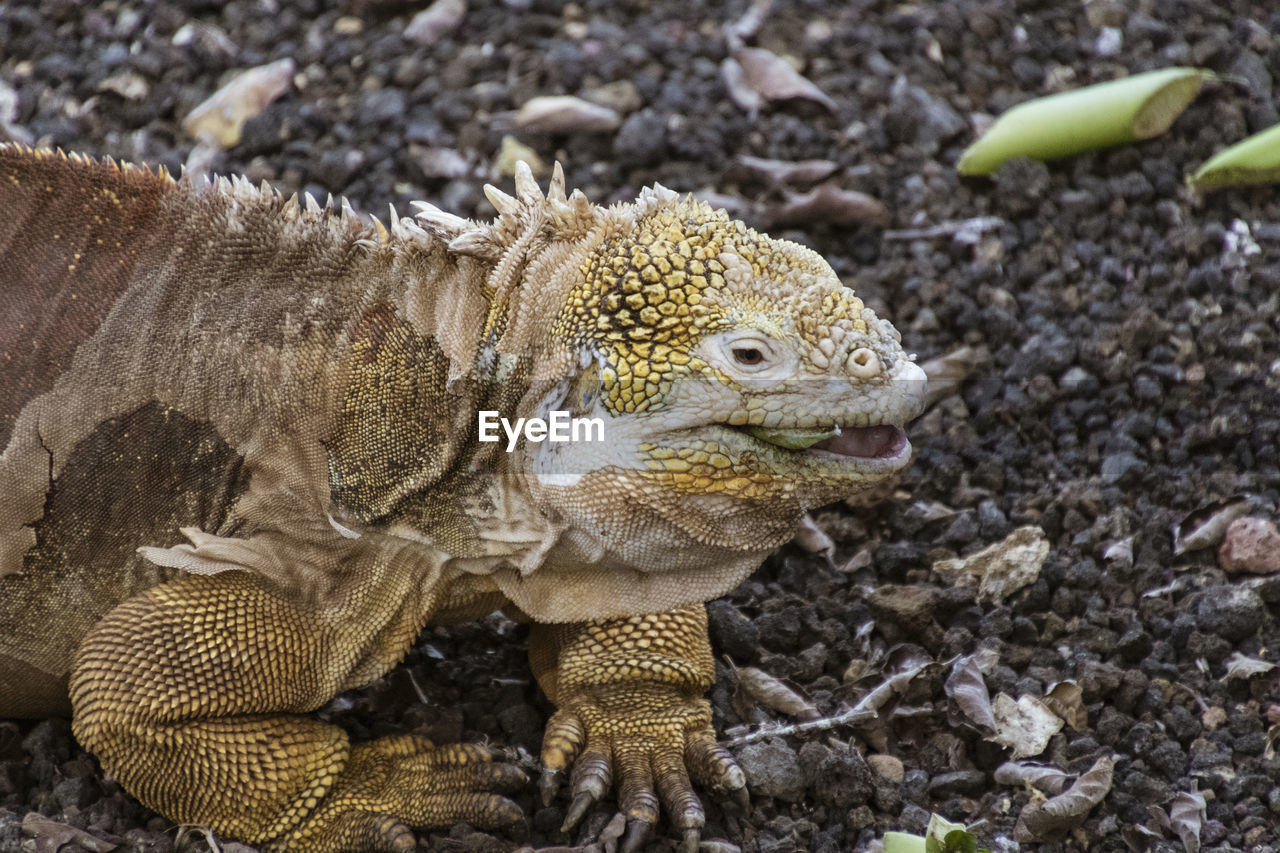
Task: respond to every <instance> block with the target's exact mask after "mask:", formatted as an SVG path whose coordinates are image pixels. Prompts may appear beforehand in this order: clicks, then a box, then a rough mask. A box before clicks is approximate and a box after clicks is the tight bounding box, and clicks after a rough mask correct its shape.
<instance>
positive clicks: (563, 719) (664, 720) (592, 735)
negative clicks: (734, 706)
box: [529, 604, 746, 853]
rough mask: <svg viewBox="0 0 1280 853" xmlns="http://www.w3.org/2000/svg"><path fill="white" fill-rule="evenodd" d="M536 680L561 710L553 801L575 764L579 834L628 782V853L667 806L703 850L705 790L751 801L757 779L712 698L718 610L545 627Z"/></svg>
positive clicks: (622, 799) (550, 758)
mask: <svg viewBox="0 0 1280 853" xmlns="http://www.w3.org/2000/svg"><path fill="white" fill-rule="evenodd" d="M529 645H530V658H531V661H532V663H533V670H534V675H535V676H537V678H538V682H539V683H540V684H541V685H542V688H543V690H544V691H545V692H546V694H547V696H548V697H549V698H550V699H551V701H552V702H554V703H555V704H556V707H557V711H556V713H555V715H554V716H552V718H551V720H550V722H549V723H548V724H547V729H546V733H545V735H544V736H543V742H542V761H543V764H544V766H545V767H546V768H547V773H546V774H545V775H544V776H543V780H542V795H543V798H544V799H549V798H550V797H551V796H552V795H554V793H555V789H556V787H557V784H558V779H559V776H560V775H561V774H562V773H563V771H564V770H565V769H566V768H568V767H569V765H570V764H572V765H573V772H572V775H571V777H570V788H571V790H572V793H573V802H572V804H571V805H570V806H569V812H568V814H567V815H566V817H565V829H566V830H567V829H569V828H571V827H572V826H573V825H574V824H576V823H577V822H578V821H579V820H580V819H581V818H582V816H583V815H584V814H585V813H586V811H587V809H589V808H590V806H591V804H592V803H594V802H595V801H596V800H598V799H600V798H601V797H603V796H604V795H605V794H606V793H608V792H609V790H610V788H611V787H613V786H614V785H615V784H616V787H617V791H618V801H619V805H620V806H621V808H622V811H623V812H624V813H625V814H626V816H627V836H626V838H625V840H624V842H623V845H622V848H621V849H622V851H623V853H634V851H636V850H638V849H639V848H640V846H641V845H642V844H643V843H644V840H645V838H646V837H647V835H648V834H649V831H650V829H651V828H652V826H653V824H654V823H655V822H656V821H657V819H658V811H659V805H661V807H662V808H665V809H666V810H667V813H668V815H669V817H670V819H671V821H672V822H673V824H674V825H675V826H676V828H677V829H679V830H680V832H681V834H682V836H683V841H682V849H683V850H685V851H692V850H696V849H697V846H698V839H699V836H700V834H701V830H702V827H703V824H704V823H705V820H706V817H705V813H704V812H703V809H702V803H701V802H700V801H699V800H698V796H697V794H696V793H694V790H693V784H694V783H695V782H696V783H697V784H699V785H702V786H706V787H710V788H713V789H717V790H721V791H726V792H729V793H731V794H734V795H735V796H736V797H738V798H739V800H740V801H741V800H744V799H745V797H746V777H745V776H744V775H743V772H742V769H741V768H740V767H739V766H738V764H737V762H736V761H735V760H734V759H733V756H731V755H730V754H729V753H728V751H726V750H725V749H723V748H721V747H720V746H719V745H717V743H716V737H715V732H714V730H713V729H712V728H711V706H710V704H709V703H708V702H707V700H706V699H705V698H704V694H705V693H706V691H707V689H708V688H710V686H711V684H712V681H713V680H714V678H715V662H714V660H713V658H712V655H711V646H710V644H709V642H708V640H707V615H706V609H705V608H704V607H703V606H702V605H701V604H699V605H695V606H692V607H688V608H682V609H679V610H672V611H668V612H666V613H656V614H649V615H645V616H635V617H630V618H627V619H614V620H607V621H600V622H585V623H575V624H567V625H535V626H534V628H533V632H532V634H531V635H530V639H529Z"/></svg>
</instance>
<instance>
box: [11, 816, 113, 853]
mask: <svg viewBox="0 0 1280 853" xmlns="http://www.w3.org/2000/svg"><path fill="white" fill-rule="evenodd" d="M22 834H23V835H26V836H29V837H31V838H32V839H33V840H34V841H35V853H57V851H58V849H59V848H61V847H63V846H65V845H67V844H76V845H78V846H80V847H83V848H84V849H85V850H89V851H91V853H110V851H112V850H115V849H116V848H117V847H119V846H120V843H119V842H118V841H107V840H105V839H102V838H99V837H97V836H96V835H90V834H89V833H87V832H85V831H84V830H83V829H76V828H75V827H74V826H67V825H66V824H65V823H59V822H58V821H56V820H53V819H52V818H47V817H45V816H44V815H42V814H40V813H39V812H27V813H26V815H24V816H23V818H22Z"/></svg>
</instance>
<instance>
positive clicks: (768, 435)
mask: <svg viewBox="0 0 1280 853" xmlns="http://www.w3.org/2000/svg"><path fill="white" fill-rule="evenodd" d="M744 429H745V431H746V433H747V434H748V435H750V436H751V437H752V438H757V439H759V440H760V441H767V442H768V443H769V444H776V445H778V446H779V447H785V448H786V449H787V450H804V449H805V448H806V447H813V445H815V444H817V443H818V442H819V441H825V440H826V439H828V438H831V436H833V435H837V434H839V432H840V430H839V428H837V427H832V428H831V429H767V428H765V427H758V426H749V427H744Z"/></svg>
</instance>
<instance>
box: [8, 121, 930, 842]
mask: <svg viewBox="0 0 1280 853" xmlns="http://www.w3.org/2000/svg"><path fill="white" fill-rule="evenodd" d="M487 191H488V192H489V193H490V199H491V200H492V201H493V202H494V205H495V206H496V207H497V208H498V210H499V216H498V217H497V219H495V220H494V221H493V222H491V223H475V222H470V221H467V220H463V219H460V218H458V217H455V216H451V215H450V214H447V213H444V212H442V211H439V210H436V209H435V208H432V207H430V206H429V205H422V206H421V207H422V209H421V212H420V213H419V214H418V216H417V217H416V218H415V219H414V220H401V219H397V218H395V216H394V214H393V217H392V224H391V228H390V230H389V231H388V230H387V229H386V228H384V227H383V226H382V225H381V224H378V223H376V222H375V223H374V224H373V225H366V224H364V223H363V222H362V221H360V220H359V219H358V218H356V217H355V216H354V215H351V214H349V213H341V214H338V213H335V212H332V211H321V210H320V209H319V208H318V207H317V206H315V205H314V203H311V202H310V200H308V204H307V205H305V206H303V205H299V204H298V203H297V202H296V201H293V200H284V199H281V198H279V197H278V196H277V195H276V194H275V193H273V192H272V191H270V190H268V189H263V190H258V189H254V188H252V187H250V186H249V185H247V184H246V183H243V182H240V181H225V180H222V181H218V182H216V183H214V184H212V185H208V186H197V185H196V184H195V183H188V182H174V181H172V180H170V179H169V178H168V176H166V175H164V174H159V175H157V174H152V173H150V172H147V171H145V170H141V169H137V168H135V167H117V166H115V165H114V164H111V163H96V162H92V161H89V160H85V159H83V158H76V157H71V158H68V157H63V156H61V155H55V154H51V153H48V152H43V153H42V152H32V151H30V150H28V149H22V148H16V147H4V146H0V206H3V208H4V209H5V210H6V211H7V213H8V216H7V217H6V218H5V219H4V220H0V318H4V319H3V320H0V352H2V353H3V355H4V358H3V359H2V360H0V447H2V448H3V454H0V715H6V716H9V715H11V716H41V715H46V714H56V713H66V712H68V711H69V712H71V713H72V716H73V726H74V730H75V732H76V735H77V737H79V738H80V739H81V741H82V742H83V743H84V744H85V745H86V746H87V747H88V748H89V749H90V750H91V751H92V752H93V753H94V754H95V755H96V756H97V757H98V758H99V759H100V760H101V762H102V764H103V766H104V768H105V769H106V770H108V771H109V772H111V773H112V774H113V775H114V776H115V777H116V778H117V779H119V780H120V781H121V783H122V784H123V785H124V786H125V787H126V788H127V789H128V790H129V791H131V792H132V793H134V794H135V795H136V796H138V798H139V799H140V800H142V801H143V802H144V803H146V804H148V805H149V806H151V807H153V808H155V809H157V810H159V811H161V812H163V813H164V814H166V815H167V816H169V817H170V818H172V819H174V820H178V821H182V822H188V823H198V824H206V825H208V826H211V827H212V828H213V829H214V830H216V831H217V832H220V833H224V834H226V835H229V836H234V837H238V838H241V839H243V840H246V841H249V842H251V843H254V844H258V845H261V846H263V847H264V848H268V849H273V850H275V849H282V850H283V849H288V850H303V851H318V853H337V851H343V850H370V849H374V850H409V849H412V848H413V846H414V843H415V842H414V836H413V833H412V831H411V827H417V826H436V825H448V824H451V823H453V822H454V821H457V820H467V821H470V822H473V823H476V824H479V825H482V826H489V827H503V826H508V825H510V824H512V823H514V822H517V821H519V820H520V819H521V815H520V813H519V809H518V808H517V807H516V806H515V805H514V804H513V803H512V802H511V801H510V800H508V799H506V798H505V797H504V796H503V794H504V793H507V792H510V791H511V790H513V789H514V788H515V787H517V786H519V785H521V784H523V783H524V782H525V779H524V777H523V775H522V774H521V773H520V772H519V771H518V770H516V769H515V768H512V767H510V766H508V765H505V764H502V763H501V762H496V761H494V760H493V758H494V756H493V754H492V753H491V752H490V751H489V750H488V749H486V748H481V747H474V746H464V745H440V746H437V745H433V744H431V743H429V742H427V741H426V740H424V739H422V738H418V737H414V736H402V737H393V738H383V739H380V740H375V741H372V742H370V743H364V744H352V743H351V742H350V741H349V740H348V738H347V735H346V734H345V732H343V731H342V730H341V729H339V728H337V727H334V726H330V725H328V724H323V723H320V722H318V721H317V720H315V719H313V718H311V717H310V716H309V714H310V712H312V711H314V710H315V709H317V708H319V707H320V706H321V705H323V704H324V703H325V702H327V701H328V700H329V699H330V698H332V697H333V696H334V695H335V694H336V693H338V692H341V691H343V690H346V689H350V688H352V687H356V686H359V685H362V684H367V683H368V682H370V681H371V680H373V679H375V678H377V677H379V676H380V675H382V674H383V673H385V672H386V671H388V670H389V669H390V668H391V667H393V666H394V665H395V664H396V663H397V662H398V661H399V660H400V659H401V658H402V657H403V656H404V654H405V652H406V651H407V650H408V649H409V647H410V646H411V645H412V644H413V642H414V640H415V638H416V637H417V635H418V633H419V632H420V631H421V630H422V628H423V627H424V626H425V625H426V624H427V623H428V622H430V621H432V620H441V619H453V618H459V617H464V616H467V615H474V614H481V613H484V612H487V611H489V610H492V609H494V608H497V607H507V608H508V609H512V610H516V611H521V612H523V613H524V614H525V615H526V616H528V617H529V618H530V619H531V620H532V621H533V622H534V623H535V624H534V629H533V633H532V635H531V639H530V648H531V659H532V665H533V668H534V672H535V674H536V676H537V678H538V681H539V683H540V684H541V686H542V687H543V689H544V690H545V692H546V694H547V696H548V697H549V698H550V699H551V700H552V701H553V702H554V703H555V705H556V707H557V709H558V710H557V711H556V713H555V715H554V716H553V717H552V719H551V721H550V723H549V724H548V727H547V733H546V738H545V741H544V746H543V760H544V764H545V765H546V767H547V773H546V775H544V778H543V782H542V787H543V793H544V795H547V796H550V795H553V794H554V793H555V789H556V787H557V780H558V778H559V777H560V776H561V775H562V773H563V771H566V770H568V769H569V768H570V767H571V766H572V768H573V769H572V773H571V774H570V789H571V790H570V793H571V795H572V804H571V806H570V810H569V815H568V820H567V821H566V825H567V826H568V825H572V824H573V823H575V822H576V821H577V820H578V819H579V818H580V817H581V816H582V814H583V813H585V811H586V810H587V808H588V807H589V806H590V804H591V803H592V802H594V801H595V800H597V799H599V798H600V797H603V796H605V795H606V794H607V793H608V792H609V791H610V790H611V789H616V790H617V793H618V797H619V802H620V804H621V806H622V808H623V810H624V811H625V813H626V814H627V816H628V819H629V822H630V827H629V829H628V837H627V839H626V841H625V843H624V845H623V846H624V849H625V850H628V851H630V850H634V849H636V848H638V846H639V845H640V844H641V843H642V841H643V839H644V837H645V835H646V834H647V832H648V831H649V828H650V827H651V826H652V824H653V823H654V822H655V821H656V820H657V817H658V815H659V811H660V809H663V808H665V809H666V810H667V812H668V813H669V814H670V816H671V819H672V822H673V823H674V825H675V827H676V828H677V829H678V830H679V831H680V833H681V835H682V837H683V842H682V843H683V846H684V848H685V849H692V848H693V847H695V846H696V844H697V840H698V833H699V830H700V828H701V826H702V823H703V812H702V806H701V804H700V802H699V801H698V798H697V796H696V794H695V793H694V784H695V783H696V784H698V785H703V786H709V787H712V788H718V789H722V790H724V791H727V792H730V793H735V794H736V795H743V794H745V785H744V779H743V775H742V772H741V770H740V769H739V768H738V766H737V764H736V763H735V762H734V760H733V758H732V757H731V756H730V755H729V754H728V753H727V752H725V751H724V750H723V749H721V748H720V747H718V746H717V745H716V741H715V734H714V732H713V730H712V728H711V720H710V716H711V715H710V708H709V706H708V703H707V702H706V700H705V698H703V694H704V693H705V692H706V690H707V689H708V687H709V686H710V684H711V683H712V680H713V678H714V666H713V661H712V654H711V649H710V646H709V644H708V641H707V636H706V614H705V611H704V609H703V602H705V601H707V600H708V599H710V598H713V597H715V596H717V595H720V594H722V593H724V592H725V591H727V590H728V589H730V588H731V587H732V586H733V585H734V584H736V583H737V582H738V581H739V580H741V579H742V578H743V577H744V576H745V575H746V574H747V573H748V572H750V571H751V570H752V569H754V568H755V567H756V566H758V565H759V563H760V561H761V560H762V559H763V558H764V556H765V555H767V554H768V552H769V551H770V550H772V549H773V548H775V547H777V546H778V545H780V544H782V543H783V542H785V541H787V540H788V539H789V538H790V537H791V536H792V534H793V533H794V530H795V527H796V525H797V523H798V522H799V520H800V518H801V517H802V515H803V513H804V512H805V511H806V510H807V509H809V508H811V507H813V506H817V505H820V504H822V503H826V502H829V501H832V500H835V499H838V498H842V497H847V496H851V495H855V494H860V493H865V492H868V491H870V490H873V489H875V488H876V487H877V486H880V485H883V483H884V482H885V481H886V479H888V478H891V477H892V476H893V475H894V474H896V472H898V471H899V470H900V469H901V468H902V466H903V465H905V464H906V461H907V458H908V455H909V446H908V445H907V444H906V441H905V438H904V436H903V434H902V432H901V427H902V425H903V424H904V423H905V422H906V421H907V420H908V419H910V418H911V417H913V416H914V415H915V414H916V413H917V412H918V411H919V408H920V401H921V398H922V391H923V389H922V387H921V386H922V384H923V383H922V382H921V381H920V380H921V379H922V378H923V376H922V374H921V373H920V371H919V369H918V368H916V367H915V366H914V364H912V363H911V361H910V359H909V358H908V357H907V356H906V355H905V354H904V353H903V352H902V350H901V347H900V346H899V343H898V339H897V335H896V332H894V331H893V329H892V327H891V326H889V325H888V324H887V323H886V322H884V321H882V320H879V319H877V318H876V317H875V316H874V315H873V314H872V313H871V312H870V311H869V310H867V309H866V308H865V307H864V306H863V305H862V303H861V302H860V301H859V300H858V299H857V298H856V297H854V296H853V295H852V292H851V291H849V290H847V289H846V288H844V287H843V285H842V284H841V283H840V282H839V281H838V280H837V279H836V277H835V275H834V274H833V273H832V272H831V269H830V267H828V266H827V264H826V263H825V262H824V261H823V260H822V259H821V258H820V257H818V256H817V255H816V254H814V253H813V252H810V251H809V250H807V249H804V248H802V247H799V246H796V245H794V244H790V243H786V242H782V241H776V240H772V239H770V238H768V237H766V236H764V235H762V234H757V233H756V232H754V231H751V230H750V229H748V228H746V227H745V226H744V225H742V223H739V222H734V221H732V220H730V219H728V218H727V217H726V216H725V215H724V214H723V213H719V212H715V211H712V210H711V209H709V208H707V207H706V206H705V205H702V204H700V203H697V202H695V201H692V200H679V199H677V198H676V197H675V196H674V195H673V194H671V193H669V192H667V191H665V190H663V189H661V188H654V189H650V190H646V191H645V192H644V193H642V195H641V197H640V198H639V199H638V200H637V201H636V203H634V204H631V205H620V206H615V207H612V208H608V209H604V208H600V207H597V206H594V205H591V204H590V203H589V202H587V200H586V199H585V198H583V197H582V196H581V194H579V193H574V194H573V195H571V196H567V195H566V194H565V191H564V186H563V178H562V177H561V175H560V173H559V170H558V169H557V172H556V175H555V177H554V178H553V180H552V183H551V188H550V191H549V192H548V193H547V194H546V196H544V195H543V194H542V193H541V192H540V191H539V189H538V187H537V186H536V185H535V184H534V182H533V179H532V176H531V175H530V174H529V172H528V170H527V169H522V170H521V171H520V172H519V173H518V175H517V178H516V196H515V197H511V196H507V195H505V194H503V193H501V192H498V191H497V190H493V189H492V188H488V189H487ZM556 409H565V410H570V411H571V412H573V413H574V414H575V415H578V416H591V417H599V418H601V419H602V421H603V422H604V423H605V437H606V441H605V442H603V443H600V442H593V443H588V442H578V443H570V444H556V443H550V442H542V443H538V442H530V441H521V442H520V443H519V445H518V446H517V447H516V448H515V449H514V451H513V452H511V453H505V452H503V447H502V446H501V445H500V444H494V443H486V442H482V441H480V440H479V438H478V429H477V413H478V412H480V411H483V410H495V411H498V412H499V413H501V415H502V416H504V417H507V418H509V419H511V420H514V419H516V418H519V417H534V416H541V417H545V416H547V415H548V413H549V412H550V411H551V410H556ZM756 428H758V429H756ZM837 432H839V434H838V435H835V433H837ZM826 435H833V437H830V438H826V439H825V440H822V441H820V442H818V443H816V444H813V442H814V441H817V440H818V439H820V438H822V437H823V436H826ZM810 444H812V446H808V445H810Z"/></svg>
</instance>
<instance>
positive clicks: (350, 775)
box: [286, 736, 529, 853]
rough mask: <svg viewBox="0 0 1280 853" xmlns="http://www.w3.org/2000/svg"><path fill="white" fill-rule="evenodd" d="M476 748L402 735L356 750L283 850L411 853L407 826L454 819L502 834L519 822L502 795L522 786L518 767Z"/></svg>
mask: <svg viewBox="0 0 1280 853" xmlns="http://www.w3.org/2000/svg"><path fill="white" fill-rule="evenodd" d="M494 757H495V753H494V752H493V751H492V750H490V749H489V748H488V747H484V746H480V745H477V744H451V745H448V746H440V747H436V746H433V745H432V744H431V742H430V741H429V740H427V739H426V738H421V737H415V736H404V737H394V738H385V739H383V740H377V741H372V742H370V743H365V744H359V745H356V746H354V747H352V749H351V757H350V759H349V760H348V762H347V766H346V768H345V769H344V771H343V773H342V775H341V776H340V777H339V778H338V780H337V782H336V783H335V784H334V786H333V789H332V790H331V791H330V792H329V794H328V796H326V797H325V799H324V800H323V801H322V802H321V803H320V805H319V806H318V807H317V808H316V810H315V812H314V813H313V814H312V815H311V817H310V818H309V819H307V820H306V821H304V822H303V823H302V824H300V825H299V826H298V828H297V829H296V830H295V832H294V833H293V835H292V836H291V837H290V838H289V839H287V844H286V846H287V848H288V849H289V850H290V851H304V852H305V853H342V851H348V850H352V851H354V850H361V851H363V850H378V851H388V853H401V851H411V850H413V849H415V847H416V839H415V838H414V835H413V833H412V832H411V831H409V829H408V827H409V826H418V827H427V826H449V825H451V824H453V823H456V822H458V821H466V822H467V823H471V824H474V825H476V826H479V827H482V828H486V829H504V828H507V827H510V826H513V825H515V824H518V823H521V822H522V821H523V820H524V813H523V811H522V810H521V809H520V807H519V806H517V805H516V804H515V803H514V802H512V801H511V800H509V799H507V798H506V797H504V796H502V794H503V793H505V792H510V791H513V790H516V789H518V788H520V787H522V786H524V785H526V784H527V783H528V781H529V779H528V777H527V776H526V775H525V774H524V773H523V772H522V771H521V770H520V769H519V768H517V767H514V766H512V765H509V764H504V763H501V762H497V761H494V760H493V759H494Z"/></svg>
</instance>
